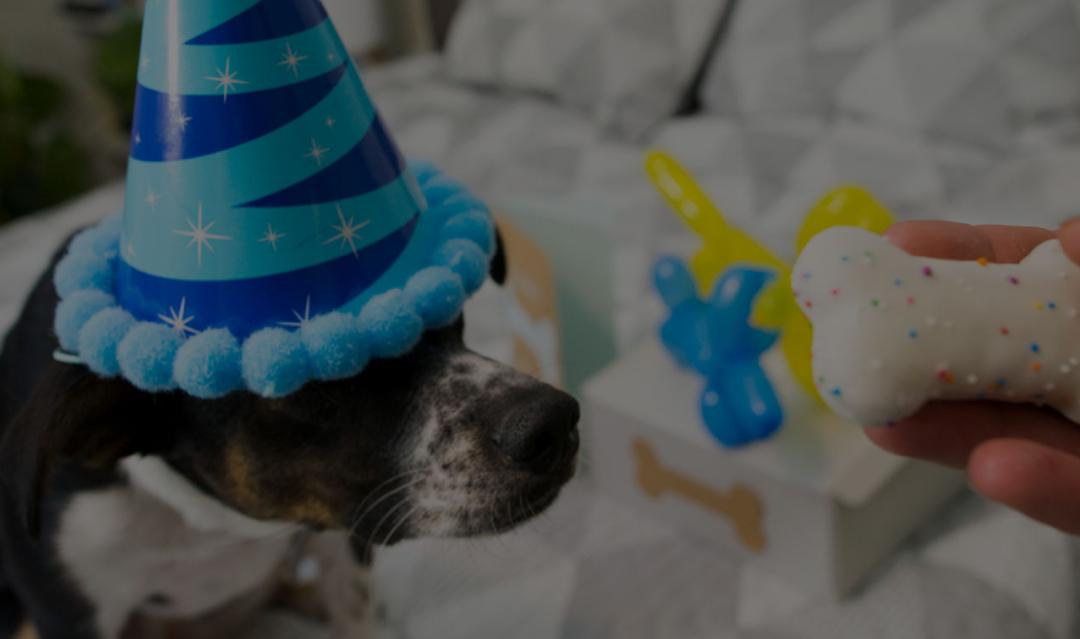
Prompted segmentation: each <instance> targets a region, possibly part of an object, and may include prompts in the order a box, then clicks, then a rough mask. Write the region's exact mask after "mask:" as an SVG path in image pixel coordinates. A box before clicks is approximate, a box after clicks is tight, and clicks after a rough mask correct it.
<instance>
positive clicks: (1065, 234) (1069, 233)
mask: <svg viewBox="0 0 1080 639" xmlns="http://www.w3.org/2000/svg"><path fill="white" fill-rule="evenodd" d="M1058 239H1060V240H1061V246H1062V248H1064V249H1065V254H1066V255H1068V256H1069V259H1071V260H1072V261H1073V262H1076V263H1077V264H1080V217H1074V218H1073V219H1071V220H1069V221H1068V222H1066V223H1065V224H1062V225H1061V229H1059V230H1058Z"/></svg>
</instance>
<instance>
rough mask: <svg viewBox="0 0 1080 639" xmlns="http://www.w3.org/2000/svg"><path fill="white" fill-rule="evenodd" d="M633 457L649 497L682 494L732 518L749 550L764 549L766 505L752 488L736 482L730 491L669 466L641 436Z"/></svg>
mask: <svg viewBox="0 0 1080 639" xmlns="http://www.w3.org/2000/svg"><path fill="white" fill-rule="evenodd" d="M634 458H635V459H636V460H637V477H638V484H639V485H640V486H641V489H642V491H644V493H645V494H646V495H647V496H648V497H649V498H650V499H659V498H660V497H663V496H664V495H665V494H667V493H674V494H677V495H681V496H683V497H685V498H686V499H688V500H690V501H691V502H693V503H696V504H698V505H699V506H702V507H704V508H707V509H709V510H711V511H713V512H715V513H717V514H719V515H722V516H724V517H726V518H727V519H728V520H730V521H731V523H732V525H733V526H734V527H735V534H736V535H738V537H739V541H741V542H742V544H743V545H744V546H745V547H746V548H747V549H748V550H750V551H752V552H755V553H760V552H762V551H764V550H765V531H764V528H763V525H762V524H763V520H764V518H765V508H764V506H762V504H761V499H760V498H759V497H758V496H757V495H756V494H754V492H753V491H752V490H750V489H749V488H747V487H746V486H744V485H742V484H735V486H734V487H732V489H731V491H730V492H727V493H724V492H721V491H718V490H716V489H714V488H711V487H709V486H707V485H705V484H703V483H701V482H699V481H696V480H694V479H691V478H689V477H687V476H686V475H684V474H682V473H680V472H678V471H676V470H673V469H670V468H667V467H666V466H664V464H663V463H662V462H661V461H660V458H659V457H658V456H657V455H656V451H654V450H653V448H652V447H651V446H650V445H649V444H648V443H647V442H645V441H644V440H641V439H638V440H635V441H634Z"/></svg>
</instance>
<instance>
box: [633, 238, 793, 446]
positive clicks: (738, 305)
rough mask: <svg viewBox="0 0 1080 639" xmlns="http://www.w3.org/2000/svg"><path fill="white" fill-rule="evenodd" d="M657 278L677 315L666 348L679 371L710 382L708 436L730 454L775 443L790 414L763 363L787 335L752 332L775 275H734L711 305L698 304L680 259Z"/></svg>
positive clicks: (664, 264)
mask: <svg viewBox="0 0 1080 639" xmlns="http://www.w3.org/2000/svg"><path fill="white" fill-rule="evenodd" d="M653 275H654V280H655V284H656V289H657V290H658V291H659V293H660V296H661V298H663V300H664V304H665V305H666V306H667V308H668V310H669V311H670V316H669V318H668V319H667V321H666V322H664V324H663V326H662V327H661V329H660V339H661V341H662V342H663V344H664V346H665V347H666V348H667V350H668V351H669V352H670V353H671V354H672V356H674V358H675V360H676V361H677V362H678V363H679V365H680V366H683V367H685V368H689V369H692V370H694V371H697V372H698V373H699V374H701V375H702V376H704V377H705V390H704V391H703V392H702V394H701V414H702V417H703V418H704V420H705V426H706V428H708V430H709V433H710V434H711V435H712V436H713V437H714V438H715V439H716V440H717V441H718V442H720V443H721V444H722V445H723V446H725V447H727V448H740V447H743V446H747V445H749V444H752V443H755V442H759V441H764V440H766V439H768V438H770V437H772V436H773V435H774V434H775V433H776V432H777V431H778V430H779V429H780V427H781V426H782V425H783V423H784V411H783V407H782V406H781V404H780V400H779V398H778V397H777V395H776V391H775V390H774V389H773V386H772V384H771V382H770V381H769V378H768V376H767V375H766V374H765V371H764V370H763V369H762V367H761V356H762V355H763V354H764V353H765V352H767V351H768V350H769V349H771V348H772V347H773V345H775V344H776V341H777V339H778V338H779V336H780V334H779V333H777V332H772V331H765V330H761V329H758V328H755V327H753V326H751V325H750V316H751V314H752V312H753V308H754V301H755V300H756V299H757V296H758V295H759V294H760V293H761V291H762V290H763V289H764V288H765V287H766V286H767V285H768V284H769V283H770V282H771V281H772V280H773V278H774V277H775V274H774V273H772V272H771V271H766V270H761V269H755V268H744V267H736V268H732V269H730V270H728V271H727V272H726V273H724V274H723V275H722V276H721V277H720V279H719V280H718V281H717V283H716V287H715V288H714V290H713V294H712V297H711V298H710V299H708V300H707V301H706V300H702V299H700V298H699V297H698V292H697V286H696V284H695V283H694V278H693V276H692V275H691V274H690V270H689V269H688V268H687V266H686V264H685V263H684V262H682V261H681V260H679V259H677V258H664V259H662V260H660V261H659V262H658V263H657V264H656V267H655V269H654V273H653Z"/></svg>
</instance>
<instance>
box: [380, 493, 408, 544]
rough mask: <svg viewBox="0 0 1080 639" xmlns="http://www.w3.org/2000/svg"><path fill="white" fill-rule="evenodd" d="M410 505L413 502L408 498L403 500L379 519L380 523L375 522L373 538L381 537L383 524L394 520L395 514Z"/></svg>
mask: <svg viewBox="0 0 1080 639" xmlns="http://www.w3.org/2000/svg"><path fill="white" fill-rule="evenodd" d="M410 506H411V504H410V503H409V501H408V500H403V501H402V502H400V503H398V504H395V505H394V507H393V508H391V509H390V510H388V511H386V514H385V515H383V516H382V519H380V520H379V523H377V524H375V528H374V529H372V531H371V538H372V539H373V540H374V539H378V538H379V531H380V530H381V529H382V527H383V524H385V523H387V522H390V521H393V517H394V515H395V514H397V513H398V512H399V511H401V509H402V508H409V507H410ZM382 545H384V546H385V545H386V542H383V544H382Z"/></svg>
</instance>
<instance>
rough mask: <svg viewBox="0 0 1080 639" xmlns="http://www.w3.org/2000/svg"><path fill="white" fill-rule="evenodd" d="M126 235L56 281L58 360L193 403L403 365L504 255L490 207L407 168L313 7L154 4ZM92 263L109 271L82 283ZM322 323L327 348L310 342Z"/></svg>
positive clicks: (100, 244) (194, 0) (299, 0)
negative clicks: (191, 397) (494, 258)
mask: <svg viewBox="0 0 1080 639" xmlns="http://www.w3.org/2000/svg"><path fill="white" fill-rule="evenodd" d="M429 203H430V205H431V209H430V210H429V209H428V206H429ZM119 226H120V229H119V230H120V237H119V239H118V240H117V244H115V245H112V241H113V240H115V239H116V237H115V235H116V231H117V228H116V223H115V222H110V223H106V224H104V225H103V226H102V227H100V228H98V229H95V230H94V231H93V233H96V235H95V237H94V238H93V239H90V240H83V241H81V242H80V241H79V240H76V241H75V242H73V245H72V249H71V251H70V255H69V259H67V260H65V263H62V264H61V267H60V268H59V269H58V274H57V286H58V289H59V290H60V293H61V297H62V298H63V299H64V303H62V304H61V308H60V312H58V317H57V331H58V335H59V336H60V338H61V345H62V346H63V347H64V348H65V349H66V350H68V351H71V352H73V353H75V354H77V355H78V356H79V357H81V358H82V359H83V360H84V361H85V362H86V363H87V364H88V365H89V366H90V367H91V368H92V369H94V370H95V371H96V372H98V373H100V374H106V375H107V374H123V375H124V376H125V377H127V378H128V379H130V380H131V381H132V382H133V383H135V384H136V385H138V386H140V387H142V388H145V389H147V390H167V389H171V388H175V387H180V388H183V389H184V390H187V391H189V392H192V393H193V394H196V395H200V396H218V395H221V394H223V393H224V392H229V391H232V390H237V389H238V388H241V387H243V386H245V385H246V386H247V388H249V389H250V390H253V391H255V392H260V393H262V394H265V395H280V394H284V393H287V392H291V391H292V390H295V388H297V387H298V386H299V385H302V383H303V382H304V381H307V380H308V379H309V378H338V377H342V376H345V375H348V374H355V373H356V372H358V371H359V369H361V368H362V366H363V364H364V363H366V361H367V358H368V357H370V356H376V357H378V356H393V355H399V354H401V352H403V351H407V350H408V348H411V346H412V344H413V343H415V340H416V339H417V338H418V336H419V332H420V331H422V330H423V329H424V328H431V327H433V326H436V325H439V324H445V323H446V322H447V321H449V320H450V319H452V318H453V317H456V315H457V313H458V312H460V303H461V302H462V301H463V299H464V295H462V294H460V292H459V291H464V292H471V291H472V290H475V288H476V287H477V286H478V285H479V284H480V282H481V281H482V274H481V276H480V281H477V279H478V276H477V271H478V268H479V267H486V262H487V260H488V259H490V256H491V253H492V252H493V250H494V241H493V227H492V225H491V221H490V216H489V214H488V211H487V209H486V208H485V207H484V206H483V205H482V204H481V203H479V202H478V201H477V200H475V198H472V197H471V196H469V195H468V194H467V193H465V192H464V191H463V190H462V189H461V188H460V187H458V186H457V185H456V184H454V183H453V182H451V181H449V180H447V179H446V178H443V177H441V176H439V175H438V174H437V172H435V171H434V170H433V169H431V168H430V167H421V169H420V170H419V171H418V172H416V173H414V171H413V170H412V169H410V167H409V166H408V165H407V164H406V163H405V161H404V160H403V158H402V156H401V154H400V153H399V151H398V149H397V147H396V145H395V144H394V142H393V140H392V138H391V136H390V134H389V132H388V131H387V130H386V128H385V127H384V126H383V123H382V121H381V119H380V118H379V115H378V113H377V111H376V109H375V107H374V105H373V104H372V102H371V100H370V98H369V97H368V95H367V92H366V91H365V89H364V86H363V83H362V81H361V79H360V75H359V72H358V71H357V69H356V67H355V66H354V65H353V63H352V62H351V60H350V58H349V56H348V52H347V51H346V49H345V47H344V46H343V45H342V43H341V40H340V38H339V37H338V35H337V32H336V30H335V29H334V26H333V24H332V22H331V21H330V19H329V18H328V16H327V13H326V11H325V9H324V8H323V6H322V5H321V3H320V2H319V0H149V2H148V3H147V5H146V14H145V25H144V32H143V44H142V54H141V59H140V64H139V78H138V90H137V100H136V108H135V121H134V126H133V131H132V142H131V158H130V162H129V168H128V181H127V195H126V201H125V206H124V211H123V215H122V221H121V222H120V225H119ZM87 247H89V248H90V249H96V252H95V251H94V250H91V251H90V256H91V257H96V258H98V263H97V264H98V266H101V263H102V262H104V263H107V264H108V267H109V269H108V272H107V273H101V272H98V273H97V274H96V275H94V276H93V277H91V275H93V272H92V271H93V269H91V270H90V271H87V268H86V265H85V264H83V263H82V262H80V260H79V259H78V258H80V256H81V257H86V256H85V255H82V253H83V251H82V249H85V248H87ZM84 261H85V260H84ZM94 277H97V278H98V280H101V281H97V280H95V279H94ZM88 281H90V282H91V284H93V285H92V286H88V285H86V284H87V282H88ZM95 292H96V293H102V294H104V295H106V296H108V297H109V298H110V299H109V300H108V302H109V303H105V300H104V299H103V298H101V297H98V298H97V302H96V303H92V304H91V303H88V302H87V301H86V299H84V298H86V296H87V294H91V295H92V294H94V293H95ZM72 293H80V295H78V296H75V297H76V302H74V303H69V299H68V298H69V297H70V294H72ZM432 295H434V298H432ZM391 298H393V299H391ZM433 299H434V301H433ZM65 304H67V306H68V308H67V309H65ZM71 307H78V308H79V309H81V311H80V312H79V313H75V312H74V310H72V308H71ZM373 309H374V310H373ZM65 310H66V311H67V313H66V314H65V312H64V311H65ZM91 311H94V312H93V313H91ZM103 311H109V313H111V315H112V320H115V321H109V322H106V321H104V320H100V318H96V317H95V316H96V315H99V314H102V312H103ZM105 314H106V315H108V313H105ZM327 318H331V319H336V320H337V322H338V325H336V326H337V328H336V329H335V331H336V333H335V335H334V339H329V338H328V337H327V336H326V335H324V334H323V333H324V332H325V331H323V330H318V329H315V328H312V326H313V325H316V324H318V326H319V327H321V328H325V325H327V324H329V323H331V319H327ZM395 318H396V319H395ZM95 319H98V321H97V322H96V323H95V321H94V320H95ZM119 320H123V321H122V322H119V324H118V323H117V322H118V321H119ZM315 320H321V321H320V322H316V321H315ZM353 320H355V321H353ZM390 320H394V321H390ZM397 320H400V321H397ZM416 320H419V321H416ZM350 321H351V322H352V323H351V324H350V323H349V322H350ZM98 324H100V325H101V326H97V325H98ZM91 325H93V326H91ZM106 325H107V326H106ZM95 326H96V327H97V329H98V330H94V327H95ZM402 327H404V329H402ZM106 329H108V330H106ZM398 329H402V330H404V331H405V332H404V333H403V334H402V335H397V334H396V333H395V331H397V330H398ZM103 333H107V334H103ZM130 333H136V334H139V335H141V339H134V338H132V336H131V335H130ZM338 333H340V335H338ZM387 340H389V341H390V342H394V343H393V344H390V345H388V344H387V343H386V342H387ZM134 342H139V344H138V345H136V344H134ZM211 342H212V343H211ZM264 342H265V343H267V344H270V343H272V345H270V346H263V343H264ZM192 344H194V346H193V345H192ZM290 346H292V347H295V348H294V349H293V350H295V351H296V352H295V353H293V355H294V357H293V361H284V359H287V358H284V356H282V355H281V354H282V353H288V352H289V347H290ZM302 347H303V348H302ZM350 349H353V350H354V351H356V352H355V353H351V354H350V352H348V351H349V350H350ZM192 351H197V353H195V355H192ZM263 351H265V352H263ZM361 351H362V352H361ZM273 353H276V354H277V355H272V354H273ZM343 353H344V355H343ZM342 357H344V358H346V359H348V360H349V362H348V365H331V364H328V363H327V361H325V360H327V359H328V358H329V359H332V360H337V359H341V358H342ZM238 358H239V359H238ZM283 358H284V359H283ZM192 359H194V360H195V361H194V363H192V364H190V365H189V364H188V362H189V360H192ZM221 362H225V363H224V364H222V363H221ZM151 365H152V366H151ZM148 366H149V367H150V368H153V367H154V366H156V367H157V369H156V370H154V371H152V373H148V371H147V370H146V369H147V367H148ZM230 367H231V368H230ZM196 369H197V370H196ZM203 369H205V370H203ZM226 369H228V370H226ZM257 369H258V370H257ZM301 369H303V370H301ZM328 369H329V370H328ZM222 371H225V377H226V378H227V379H224V378H222V374H223V373H222ZM281 371H285V372H286V373H296V376H295V379H293V378H289V379H282V377H289V375H286V374H283V373H281Z"/></svg>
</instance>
